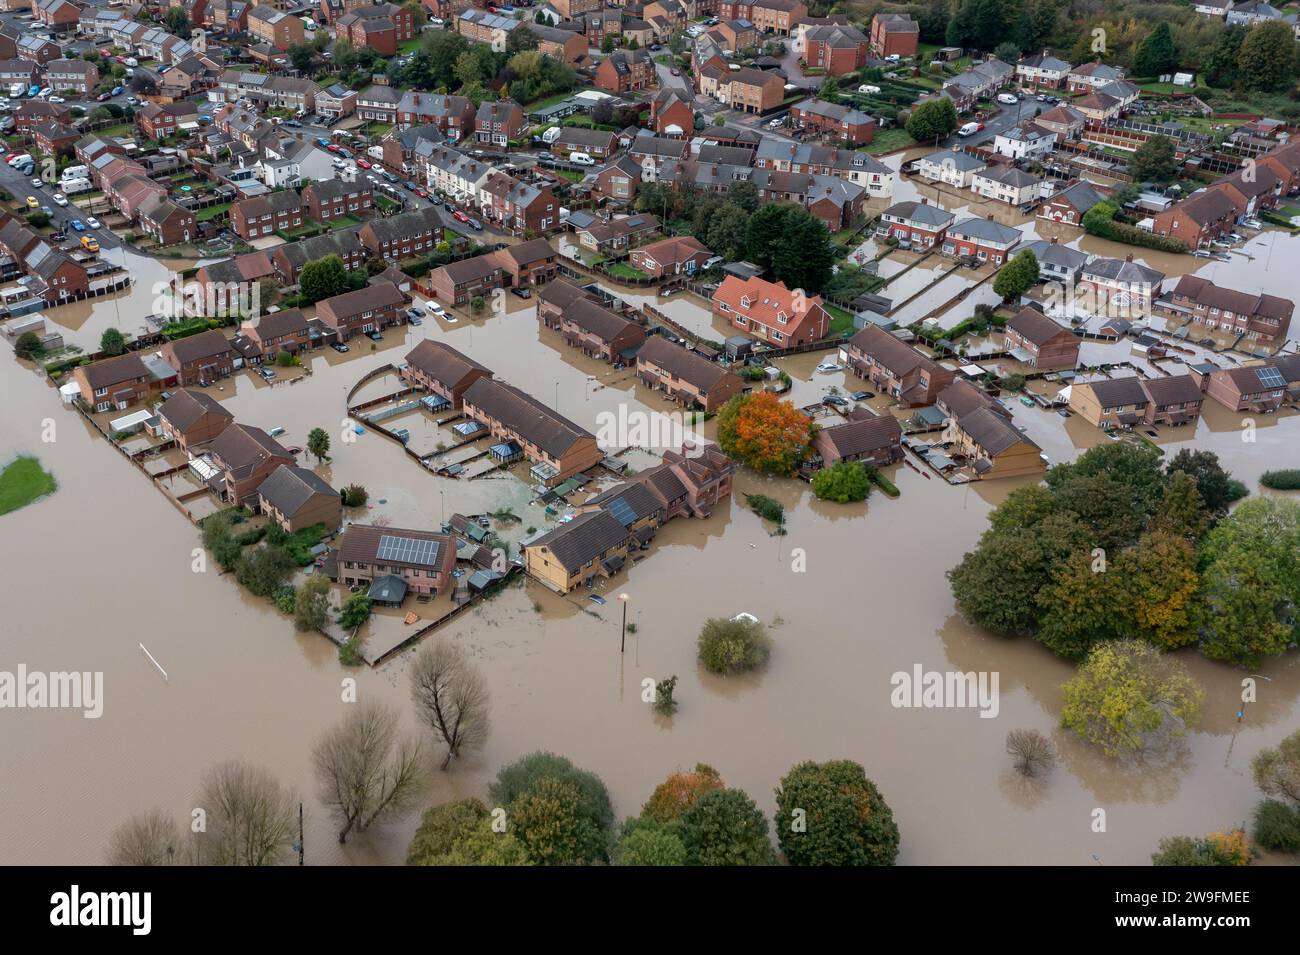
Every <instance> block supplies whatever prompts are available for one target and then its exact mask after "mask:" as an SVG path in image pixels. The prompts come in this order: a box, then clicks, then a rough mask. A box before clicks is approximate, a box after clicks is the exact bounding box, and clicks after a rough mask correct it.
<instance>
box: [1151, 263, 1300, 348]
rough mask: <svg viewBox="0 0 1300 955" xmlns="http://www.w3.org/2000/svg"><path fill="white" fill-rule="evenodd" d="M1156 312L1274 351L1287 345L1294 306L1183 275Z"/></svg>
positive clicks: (1283, 301) (1293, 304)
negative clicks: (1283, 344) (1226, 332)
mask: <svg viewBox="0 0 1300 955" xmlns="http://www.w3.org/2000/svg"><path fill="white" fill-rule="evenodd" d="M1156 308H1157V309H1158V310H1160V311H1162V312H1164V313H1165V314H1168V315H1174V316H1179V317H1186V318H1188V319H1190V320H1191V321H1194V322H1197V323H1199V324H1201V325H1204V326H1205V327H1206V328H1208V329H1210V330H1212V331H1214V330H1223V331H1229V332H1233V333H1235V334H1237V335H1239V336H1241V338H1242V339H1243V340H1244V341H1246V342H1249V343H1252V344H1258V345H1262V346H1265V347H1275V346H1278V345H1281V344H1282V343H1283V342H1285V341H1286V338H1287V332H1288V331H1289V329H1290V327H1291V315H1292V313H1293V312H1294V311H1295V303H1294V302H1292V301H1291V300H1290V299H1287V298H1282V297H1280V296H1277V295H1269V294H1268V293H1266V292H1260V293H1252V292H1239V291H1237V290H1236V289H1230V288H1224V287H1222V286H1219V285H1215V284H1214V283H1213V282H1211V281H1210V280H1209V279H1206V278H1202V277H1201V276H1199V275H1184V276H1183V277H1182V278H1180V279H1179V280H1178V284H1177V285H1176V286H1174V288H1173V289H1172V290H1171V291H1170V292H1169V294H1168V296H1166V297H1164V298H1161V299H1160V300H1159V301H1158V302H1157V303H1156Z"/></svg>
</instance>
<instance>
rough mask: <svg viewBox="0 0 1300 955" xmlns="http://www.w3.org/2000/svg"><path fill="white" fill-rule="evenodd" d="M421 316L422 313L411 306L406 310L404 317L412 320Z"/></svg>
mask: <svg viewBox="0 0 1300 955" xmlns="http://www.w3.org/2000/svg"><path fill="white" fill-rule="evenodd" d="M423 315H424V312H422V311H420V310H419V309H418V308H416V307H415V306H414V305H412V306H411V307H410V308H408V309H407V310H406V317H407V318H413V319H414V318H421V317H422V316H423Z"/></svg>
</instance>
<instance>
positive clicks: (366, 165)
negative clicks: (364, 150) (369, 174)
mask: <svg viewBox="0 0 1300 955" xmlns="http://www.w3.org/2000/svg"><path fill="white" fill-rule="evenodd" d="M357 165H358V166H360V167H361V168H362V169H369V168H370V163H368V162H367V161H366V160H364V159H358V160H357Z"/></svg>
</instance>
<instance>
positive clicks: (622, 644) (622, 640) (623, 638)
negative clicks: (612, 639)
mask: <svg viewBox="0 0 1300 955" xmlns="http://www.w3.org/2000/svg"><path fill="white" fill-rule="evenodd" d="M618 599H619V601H620V602H621V603H622V604H623V627H622V629H621V630H620V631H619V639H618V652H619V653H620V654H622V653H623V652H624V651H625V650H626V649H627V601H628V596H627V594H619V595H618Z"/></svg>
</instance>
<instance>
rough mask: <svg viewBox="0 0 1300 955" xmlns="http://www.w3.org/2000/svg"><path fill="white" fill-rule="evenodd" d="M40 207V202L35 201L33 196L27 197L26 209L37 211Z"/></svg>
mask: <svg viewBox="0 0 1300 955" xmlns="http://www.w3.org/2000/svg"><path fill="white" fill-rule="evenodd" d="M40 207H41V200H39V199H37V198H36V197H35V196H28V197H27V208H28V209H39V208H40Z"/></svg>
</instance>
